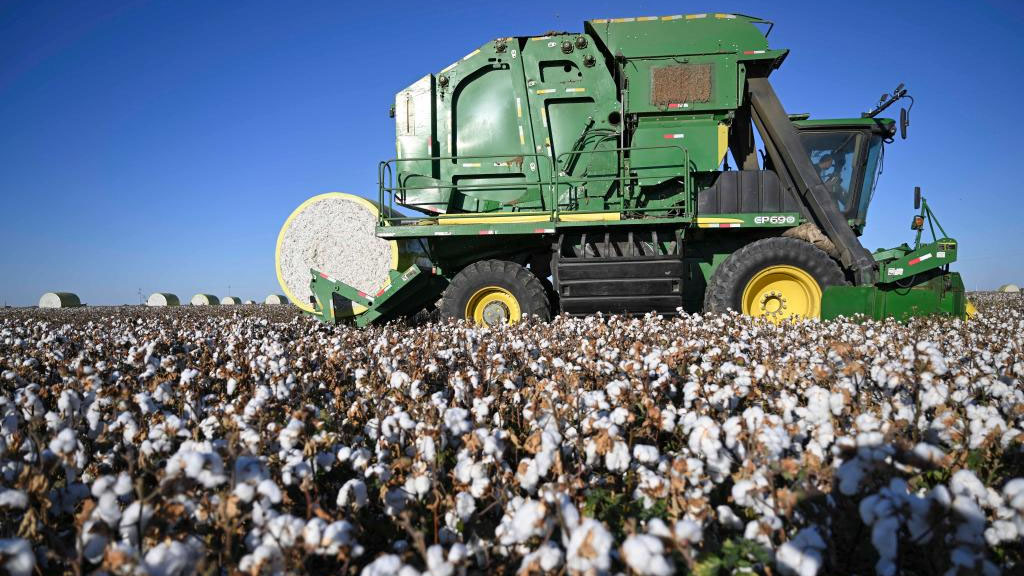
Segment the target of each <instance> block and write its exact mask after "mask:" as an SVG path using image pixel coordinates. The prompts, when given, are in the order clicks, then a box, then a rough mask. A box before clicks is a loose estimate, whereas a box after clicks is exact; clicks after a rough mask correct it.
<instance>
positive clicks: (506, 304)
mask: <svg viewBox="0 0 1024 576" xmlns="http://www.w3.org/2000/svg"><path fill="white" fill-rule="evenodd" d="M522 317H523V313H522V310H521V309H520V308H519V301H518V300H516V297H515V296H513V295H512V293H511V292H509V291H508V290H505V289H504V288H502V287H500V286H485V287H484V288H481V289H479V290H477V291H476V292H474V293H473V295H472V296H470V297H469V301H468V302H466V319H467V320H469V319H472V320H473V321H474V322H476V323H477V324H483V325H486V326H497V325H499V324H505V323H514V322H518V321H519V320H520V319H521V318H522Z"/></svg>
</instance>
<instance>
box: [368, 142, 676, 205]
mask: <svg viewBox="0 0 1024 576" xmlns="http://www.w3.org/2000/svg"><path fill="white" fill-rule="evenodd" d="M659 149H660V150H672V149H675V150H678V151H679V153H680V159H681V160H682V163H681V164H678V165H674V164H665V165H658V166H641V167H639V168H632V167H630V166H629V161H628V160H629V159H627V158H625V154H624V153H626V152H635V151H638V150H659ZM598 153H605V154H610V153H614V154H616V155H617V158H616V162H617V165H616V166H614V167H613V169H614V170H615V172H616V175H614V176H613V175H609V176H590V175H587V176H570V175H568V174H566V173H565V172H564V171H562V170H555V169H554V166H555V164H557V165H559V166H560V165H563V162H564V163H565V164H568V161H569V160H570V159H574V158H575V159H578V158H579V157H581V156H583V155H587V154H598ZM527 159H534V160H535V161H536V163H535V165H534V168H535V169H536V174H537V176H536V180H530V179H529V178H530V176H529V174H528V173H527V172H525V171H524V172H523V177H524V180H522V181H519V180H517V181H510V182H508V183H507V184H495V183H493V182H489V183H485V184H465V183H457V182H452V183H445V182H432V183H430V184H428V185H424V186H404V185H401V183H400V185H398V186H395V172H396V171H397V166H398V164H399V163H403V162H405V163H413V162H438V161H455V162H459V163H470V162H467V161H475V160H503V162H502V163H501V164H496V165H495V167H500V166H511V165H517V164H518V165H520V166H525V165H526V162H527ZM541 159H543V160H544V162H546V163H547V166H548V167H549V169H548V170H547V171H546V173H545V171H544V170H542V169H541V168H542V163H541V162H540V160H541ZM554 163H555V164H553V163H552V157H551V155H550V154H543V153H530V154H521V153H514V154H484V155H467V156H427V157H418V158H391V159H389V160H384V161H381V162H380V164H379V165H378V169H377V182H378V194H379V196H378V203H379V205H380V206H381V208H382V210H381V215H380V220H381V224H383V225H388V224H403V223H411V222H423V221H424V220H431V219H433V218H437V217H443V216H447V217H452V216H455V217H457V216H458V215H457V214H439V216H437V217H431V216H426V217H394V216H393V214H395V203H396V198H398V201H397V203H398V204H399V205H401V206H405V207H410V208H416V207H417V206H420V207H426V206H437V205H439V204H443V202H441V201H424V202H419V203H409V202H406V201H405V195H406V193H407V192H411V191H417V190H454V189H458V190H460V191H472V190H493V189H495V188H496V187H502V186H507V187H513V186H514V187H517V188H518V187H523V188H528V187H537V188H538V190H539V192H540V199H541V202H542V204H543V206H542V207H541V209H539V210H537V209H531V210H530V212H531V213H537V212H549V213H551V218H552V220H557V219H558V217H559V214H561V213H563V212H571V213H573V214H590V213H595V214H596V213H601V212H607V210H593V211H589V210H577V209H574V207H575V206H578V205H579V198H578V197H574V196H573V194H576V193H578V186H577V184H584V183H593V182H615V183H618V184H619V190H620V192H621V193H622V194H623V208H622V209H623V210H624V211H628V212H635V213H646V212H655V211H665V210H666V209H667V208H666V207H664V206H658V207H645V208H633V207H629V208H627V207H626V202H627V200H629V198H627V197H626V196H625V191H626V190H627V188H629V189H631V188H632V185H631V184H632V182H634V181H636V180H637V179H639V178H642V176H641V175H639V174H637V172H638V171H640V170H664V169H670V168H676V167H680V166H681V167H682V168H683V173H684V175H685V176H684V190H687V191H689V190H692V189H693V187H692V177H691V170H690V152H689V150H688V149H686V148H685V147H683V146H679V145H663V146H629V147H620V148H597V149H591V150H573V151H569V152H563V153H562V154H559V155H558V156H557V157H556V158H555V159H554ZM623 168H625V170H623ZM623 172H625V173H623ZM462 176H466V177H472V176H473V174H472V173H467V174H463V175H462ZM424 177H426V176H424ZM480 177H481V178H496V177H497V176H495V175H494V174H480ZM627 184H629V186H627ZM562 186H566V187H567V189H566V192H567V198H566V200H567V201H566V202H565V203H564V204H565V207H566V208H567V209H563V208H562V202H560V201H559V200H560V188H561V187H562ZM689 204H690V202H689V201H687V202H686V205H685V210H686V212H690V211H691V210H692V207H691V206H690V205H689ZM445 208H446V209H447V206H446V207H445ZM486 214H487V216H488V217H496V218H501V217H509V218H512V217H516V216H522V214H523V211H520V210H515V209H513V210H501V211H494V212H487V213H486Z"/></svg>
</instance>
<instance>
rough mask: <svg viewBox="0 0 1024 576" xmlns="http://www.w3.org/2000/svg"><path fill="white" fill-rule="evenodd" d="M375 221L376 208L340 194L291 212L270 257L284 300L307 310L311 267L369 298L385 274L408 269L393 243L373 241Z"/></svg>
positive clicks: (319, 198)
mask: <svg viewBox="0 0 1024 576" xmlns="http://www.w3.org/2000/svg"><path fill="white" fill-rule="evenodd" d="M379 217H380V208H379V207H378V206H377V205H376V204H374V203H373V202H370V201H369V200H367V199H365V198H360V197H359V196H354V195H352V194H344V193H342V192H329V193H327V194H320V195H319V196H314V197H312V198H310V199H309V200H306V201H305V202H303V203H302V204H301V205H300V206H299V207H298V208H296V209H295V211H294V212H292V214H291V216H289V217H288V219H287V220H286V221H285V223H284V226H282V227H281V232H280V234H278V237H277V251H276V253H275V258H274V263H275V266H276V268H277V280H278V282H279V283H280V284H281V289H282V290H283V291H284V293H285V295H286V296H287V297H288V300H290V301H291V302H292V304H295V305H296V306H298V307H299V308H301V309H303V310H305V311H307V312H312V311H313V306H312V304H310V296H312V292H310V290H309V282H310V279H311V277H310V273H309V271H310V269H311V268H312V269H316V270H319V271H320V272H323V273H324V274H327V275H328V276H330V277H332V278H335V279H337V280H339V281H341V282H344V283H345V284H348V285H349V286H352V287H353V288H357V289H359V290H361V291H363V292H366V293H367V294H375V293H377V292H378V291H379V290H380V289H381V288H382V287H384V286H385V285H386V284H387V283H388V281H389V276H388V271H389V270H398V269H399V266H403V267H407V266H409V265H410V264H411V262H412V259H411V257H410V256H409V255H407V254H405V253H403V251H402V250H400V248H399V244H398V243H397V242H395V241H392V240H384V239H382V238H378V237H377V236H376V234H375V233H376V228H377V223H378V219H379ZM360 311H361V310H360V309H359V307H357V308H356V312H357V313H358V312H360Z"/></svg>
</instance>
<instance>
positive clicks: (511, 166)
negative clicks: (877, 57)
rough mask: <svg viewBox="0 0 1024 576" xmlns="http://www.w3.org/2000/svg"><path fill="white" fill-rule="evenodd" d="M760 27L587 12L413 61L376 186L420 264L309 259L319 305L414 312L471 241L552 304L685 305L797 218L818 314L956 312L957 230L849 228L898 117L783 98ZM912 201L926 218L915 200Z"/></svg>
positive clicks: (373, 313)
mask: <svg viewBox="0 0 1024 576" xmlns="http://www.w3.org/2000/svg"><path fill="white" fill-rule="evenodd" d="M771 26H772V24H771V23H770V22H767V21H765V20H761V19H759V18H753V17H749V16H744V15H738V14H692V15H674V16H662V17H649V18H620V19H611V20H590V21H587V22H585V23H584V30H583V32H579V33H549V34H547V35H544V36H533V37H504V38H498V39H496V40H494V41H493V42H489V43H487V44H485V45H483V46H480V47H478V48H477V49H475V50H473V51H471V52H470V53H469V54H467V55H466V56H465V57H463V58H462V59H460V60H458V61H456V62H455V63H453V64H451V65H450V66H448V67H446V68H444V69H443V70H441V71H439V72H438V73H436V74H428V75H426V76H424V77H423V78H420V79H419V80H417V81H416V82H414V83H413V84H412V85H410V86H409V87H408V88H406V89H405V90H402V91H400V92H399V93H398V94H397V95H396V98H395V103H394V106H393V108H392V114H393V116H394V118H395V123H396V149H397V154H396V156H395V157H394V158H391V159H389V160H386V161H383V162H381V163H380V166H379V196H378V199H377V200H378V202H379V204H380V205H381V206H382V207H384V208H385V209H384V210H382V211H381V214H382V215H381V220H380V223H379V226H378V227H377V235H378V236H379V237H381V238H385V239H389V240H395V241H396V242H399V243H400V244H401V245H402V249H403V251H404V252H405V253H413V254H415V256H416V258H415V261H416V265H414V266H412V267H411V268H409V269H407V270H401V271H394V272H392V278H391V281H390V283H389V284H387V285H386V286H384V287H382V289H381V291H380V293H378V294H376V295H373V296H369V295H366V294H362V293H360V292H359V291H357V290H354V289H352V288H351V287H348V286H346V285H344V284H343V283H340V282H338V281H336V280H333V279H331V278H329V277H327V276H326V275H323V274H321V273H320V272H318V271H316V270H312V271H311V275H312V282H311V289H312V291H313V293H314V295H315V299H316V302H315V304H314V306H315V309H316V310H315V314H316V315H318V316H319V317H320V318H321V319H323V320H324V321H327V322H332V323H333V322H337V321H341V320H343V319H350V320H351V321H354V322H355V323H356V324H358V325H360V326H363V325H366V324H368V323H371V322H378V321H382V320H388V319H392V318H395V317H398V316H403V315H408V314H412V313H415V312H416V311H418V310H421V309H423V308H425V307H426V308H429V307H431V306H433V305H434V304H435V302H437V301H438V299H439V298H440V297H441V296H442V293H443V291H444V290H445V287H446V286H447V285H448V283H449V282H450V281H451V280H452V278H453V277H454V276H455V275H456V274H458V273H459V271H460V270H462V269H464V268H465V267H467V266H469V265H471V264H473V263H474V262H478V261H481V260H486V259H496V260H508V261H513V262H516V263H518V264H520V265H522V266H524V267H528V268H529V269H530V270H532V271H533V272H534V273H535V274H536V275H537V276H538V277H540V278H542V279H546V278H548V277H550V278H551V290H552V293H553V295H552V308H553V310H552V311H553V312H555V313H557V312H559V311H561V312H566V313H570V314H588V313H593V312H597V311H606V312H622V313H644V312H649V311H656V312H660V313H671V312H673V311H675V310H676V309H679V308H683V309H686V310H691V311H699V310H701V309H702V306H703V302H704V293H705V290H706V288H707V286H708V283H709V282H710V281H711V279H712V276H713V275H714V273H715V271H716V269H717V268H718V266H719V265H720V264H721V263H722V262H724V261H725V260H726V259H727V258H729V256H730V255H731V254H733V253H734V252H736V251H737V250H738V249H740V248H742V247H743V246H746V245H748V244H749V243H751V242H755V241H758V240H761V239H764V238H769V237H772V236H779V235H784V234H788V233H790V232H791V231H792V230H794V229H797V228H798V227H802V229H803V228H807V227H808V226H811V227H813V228H815V229H816V230H818V231H819V234H820V235H822V236H823V237H825V238H827V239H828V241H829V243H830V244H831V246H832V251H831V252H830V254H831V255H832V256H833V257H834V258H835V259H836V260H837V261H838V262H839V264H840V266H841V268H842V270H843V272H844V274H845V275H846V277H847V279H848V281H849V284H850V285H849V286H831V287H828V288H826V289H825V290H824V292H823V297H822V305H821V314H822V316H823V317H825V318H830V317H835V316H838V315H845V316H852V315H856V314H862V315H865V316H867V317H874V318H884V317H889V316H893V317H897V318H907V317H910V316H918V315H927V314H947V315H952V316H963V315H964V314H965V311H966V306H967V302H966V297H965V296H964V289H963V282H962V281H961V280H960V277H959V275H957V274H956V273H954V272H950V271H949V264H950V263H952V262H953V261H955V259H956V241H955V240H952V239H950V238H947V237H945V234H944V233H943V234H942V237H939V238H936V239H935V241H934V242H933V243H930V244H921V242H920V229H918V232H919V233H918V240H917V242H916V246H915V247H914V248H913V249H911V248H910V247H909V246H906V245H904V246H902V247H897V248H894V249H891V250H885V251H879V252H876V253H875V254H873V255H872V254H871V253H870V252H868V251H867V250H865V249H864V248H863V247H862V246H861V245H860V242H859V239H858V236H859V235H860V233H861V231H862V230H863V228H864V226H865V224H866V215H867V208H868V205H869V203H870V200H871V196H872V193H873V191H874V187H875V184H876V179H877V176H878V173H879V171H880V170H879V167H880V160H881V154H882V147H883V143H884V142H891V141H892V138H893V136H894V134H895V133H896V122H894V121H893V120H889V119H884V118H876V117H874V115H871V116H867V115H865V116H866V117H860V118H849V119H829V120H817V119H815V120H811V119H808V117H807V115H792V116H791V115H788V114H786V113H785V112H784V111H783V108H782V106H781V104H780V103H779V101H778V98H777V97H776V95H775V93H774V91H773V89H772V88H771V84H770V83H769V82H768V77H769V75H770V74H771V73H772V72H773V71H774V70H776V69H778V68H779V67H780V66H781V64H782V63H783V61H784V59H785V57H786V55H787V54H788V50H780V49H772V48H770V47H769V46H768V41H767V33H768V31H770V29H771ZM904 93H905V91H904ZM755 131H756V133H758V134H759V135H760V139H761V142H762V145H763V147H764V154H763V155H761V154H759V151H758V149H757V147H756V144H755ZM728 153H731V157H732V159H733V162H734V163H735V164H736V166H733V167H730V166H729V165H728V160H729V156H728ZM825 165H828V167H829V170H828V171H827V172H823V171H822V168H821V167H822V166H825ZM399 209H404V210H405V211H406V212H408V211H410V210H411V211H414V212H417V213H418V215H416V216H415V217H413V216H402V215H401V214H402V212H400V211H399ZM921 216H922V217H923V218H926V219H928V221H929V222H931V221H932V220H933V219H934V218H933V215H932V214H931V211H930V210H929V209H927V204H925V205H924V207H923V208H922V214H921ZM926 254H928V255H930V256H927V258H924V257H925V255H926ZM921 258H924V260H921ZM915 260H917V261H916V262H915ZM911 262H914V263H913V264H911ZM545 281H546V280H545ZM353 304H357V305H359V307H360V308H361V307H366V311H365V312H362V313H360V314H353V313H352V311H353Z"/></svg>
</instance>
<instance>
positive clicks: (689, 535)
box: [673, 518, 704, 546]
mask: <svg viewBox="0 0 1024 576" xmlns="http://www.w3.org/2000/svg"><path fill="white" fill-rule="evenodd" d="M673 536H674V537H675V539H676V542H678V543H679V545H680V546H692V545H694V544H700V542H701V540H703V539H704V530H703V528H701V525H700V524H698V523H697V522H695V521H693V520H690V519H688V518H684V519H682V520H679V521H678V522H676V525H675V527H674V528H673Z"/></svg>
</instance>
